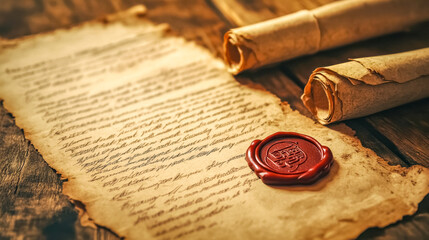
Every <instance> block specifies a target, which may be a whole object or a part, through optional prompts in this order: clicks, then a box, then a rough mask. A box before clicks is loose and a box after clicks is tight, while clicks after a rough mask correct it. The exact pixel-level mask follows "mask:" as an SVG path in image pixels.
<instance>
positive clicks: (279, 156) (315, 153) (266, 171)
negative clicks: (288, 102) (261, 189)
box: [246, 132, 333, 185]
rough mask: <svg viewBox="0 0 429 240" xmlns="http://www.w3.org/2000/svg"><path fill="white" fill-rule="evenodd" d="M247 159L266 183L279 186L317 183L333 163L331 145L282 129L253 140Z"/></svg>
mask: <svg viewBox="0 0 429 240" xmlns="http://www.w3.org/2000/svg"><path fill="white" fill-rule="evenodd" d="M246 160H247V163H248V164H249V166H250V168H251V169H252V170H253V171H254V172H255V173H256V175H258V177H259V178H261V179H262V181H263V182H264V183H266V184H276V185H290V184H310V183H313V182H314V181H316V180H317V179H319V178H321V177H323V176H325V175H326V174H327V173H328V172H329V169H330V168H331V166H332V163H333V160H332V153H331V150H329V148H328V147H325V146H322V145H321V144H320V143H319V142H318V141H316V140H315V139H314V138H312V137H309V136H306V135H303V134H299V133H293V132H278V133H275V134H273V135H271V136H268V137H267V138H265V139H264V140H262V141H261V140H255V141H253V142H252V144H251V145H250V147H249V148H248V149H247V154H246Z"/></svg>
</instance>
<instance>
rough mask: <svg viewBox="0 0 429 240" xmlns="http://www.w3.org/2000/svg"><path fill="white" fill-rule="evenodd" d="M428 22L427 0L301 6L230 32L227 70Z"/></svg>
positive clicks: (362, 0) (353, 0)
mask: <svg viewBox="0 0 429 240" xmlns="http://www.w3.org/2000/svg"><path fill="white" fill-rule="evenodd" d="M427 20H429V2H428V1H426V0H413V1H408V0H347V1H338V2H334V3H330V4H327V5H325V6H322V7H319V8H316V9H313V10H310V11H309V10H302V11H299V12H296V13H293V14H289V15H286V16H283V17H279V18H275V19H271V20H268V21H264V22H261V23H257V24H253V25H249V26H244V27H240V28H235V29H231V30H230V31H228V32H227V33H226V34H225V39H224V49H225V60H226V62H227V64H228V69H229V71H230V72H231V73H233V74H238V73H239V72H242V71H244V70H246V69H253V68H258V67H261V66H264V65H268V64H272V63H276V62H280V61H284V60H288V59H291V58H295V57H298V56H302V55H308V54H313V53H316V52H318V51H321V50H326V49H330V48H335V47H338V46H342V45H346V44H350V43H353V42H357V41H360V40H364V39H368V38H371V37H375V36H381V35H383V34H387V33H392V32H396V31H400V30H404V29H406V28H408V27H410V26H412V25H414V24H416V23H419V22H422V21H427Z"/></svg>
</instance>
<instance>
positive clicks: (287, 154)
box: [266, 141, 307, 172]
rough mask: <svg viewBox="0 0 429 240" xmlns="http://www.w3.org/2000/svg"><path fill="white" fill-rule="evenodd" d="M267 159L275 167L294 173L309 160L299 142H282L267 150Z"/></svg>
mask: <svg viewBox="0 0 429 240" xmlns="http://www.w3.org/2000/svg"><path fill="white" fill-rule="evenodd" d="M266 158H267V159H266V160H268V161H270V162H271V163H273V164H274V165H275V166H278V167H280V168H286V169H288V171H289V172H294V171H296V170H297V169H298V167H299V165H301V164H302V163H304V162H305V161H306V160H307V155H306V154H305V152H304V151H303V150H302V149H301V148H300V147H299V146H298V143H297V142H291V141H281V142H277V143H275V144H273V145H272V146H271V147H270V148H268V149H267V154H266Z"/></svg>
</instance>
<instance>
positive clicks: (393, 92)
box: [301, 48, 429, 124]
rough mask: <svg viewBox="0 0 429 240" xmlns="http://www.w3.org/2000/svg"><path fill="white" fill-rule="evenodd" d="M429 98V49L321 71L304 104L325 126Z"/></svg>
mask: <svg viewBox="0 0 429 240" xmlns="http://www.w3.org/2000/svg"><path fill="white" fill-rule="evenodd" d="M425 97H429V48H423V49H419V50H414V51H409V52H403V53H397V54H391V55H383V56H376V57H367V58H358V59H351V60H350V61H349V62H346V63H341V64H337V65H333V66H329V67H322V68H317V69H316V70H314V72H313V73H312V74H311V76H310V79H309V81H308V83H307V85H306V86H305V88H304V94H303V95H302V97H301V98H302V100H303V102H304V105H305V106H306V107H307V108H308V109H309V110H310V112H311V113H312V114H313V115H314V116H315V117H316V118H317V120H318V121H319V122H320V123H322V124H329V123H332V122H336V121H340V120H345V119H350V118H356V117H361V116H366V115H369V114H372V113H375V112H379V111H382V110H385V109H388V108H392V107H396V106H399V105H401V104H404V103H408V102H412V101H415V100H419V99H422V98H425Z"/></svg>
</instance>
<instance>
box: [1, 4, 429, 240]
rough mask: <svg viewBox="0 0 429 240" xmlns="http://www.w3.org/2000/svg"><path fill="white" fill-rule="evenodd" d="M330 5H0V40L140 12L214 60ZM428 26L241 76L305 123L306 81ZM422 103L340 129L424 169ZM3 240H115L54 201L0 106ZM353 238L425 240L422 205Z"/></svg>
mask: <svg viewBox="0 0 429 240" xmlns="http://www.w3.org/2000/svg"><path fill="white" fill-rule="evenodd" d="M332 1H333V0H305V1H299V0H294V1H283V0H222V1H221V0H211V1H209V0H206V1H205V0H146V1H145V0H104V1H102V0H93V1H85V0H2V1H1V3H0V36H1V37H4V38H15V37H20V36H24V35H29V34H34V33H39V32H46V31H50V30H53V29H56V28H60V27H70V26H72V25H74V24H77V23H80V22H83V21H86V20H90V19H93V18H99V17H102V16H103V15H105V14H108V13H113V12H116V11H120V10H124V9H126V8H128V7H130V6H132V5H134V4H138V3H143V4H145V5H146V6H147V8H148V18H149V19H151V20H152V21H153V22H156V23H164V22H166V23H169V24H170V25H171V28H172V30H173V31H174V32H175V33H177V34H178V35H181V36H184V37H185V38H187V39H188V40H193V41H196V42H197V43H198V44H200V45H202V46H204V47H206V48H207V49H209V50H210V51H211V52H212V53H213V54H215V55H216V56H219V57H221V55H222V49H221V43H222V37H223V34H224V33H225V32H226V31H227V30H228V28H230V27H234V26H239V25H245V24H249V23H253V22H258V21H261V20H264V19H268V18H273V17H276V16H279V15H282V14H287V13H291V12H294V11H298V10H300V9H312V8H315V7H318V6H320V5H322V4H326V3H329V2H332ZM428 29H429V27H428V24H423V25H421V26H418V27H417V28H416V29H412V30H411V31H409V32H406V33H398V34H394V35H390V36H385V37H381V38H377V39H373V40H368V41H365V42H362V43H357V44H353V45H351V46H346V47H342V48H339V49H335V50H331V51H325V52H322V53H319V54H317V55H314V56H309V57H303V58H299V59H296V60H292V61H288V62H284V63H281V64H279V65H278V66H275V67H271V68H266V69H262V70H258V71H255V72H249V73H244V74H242V75H240V76H239V77H237V80H238V81H240V80H242V79H251V80H252V81H254V82H256V83H260V84H261V85H263V86H264V87H265V88H266V89H267V90H269V91H271V92H273V93H274V94H276V95H277V96H279V97H280V98H281V99H282V100H283V101H287V102H289V104H290V105H291V106H292V108H294V109H296V110H298V111H299V112H301V113H302V114H304V115H307V116H310V114H309V112H308V111H307V110H306V109H305V108H304V106H303V105H302V102H301V100H300V98H299V97H300V95H301V94H302V88H303V86H304V84H305V82H306V81H307V78H308V76H309V73H310V72H311V71H312V70H313V69H314V68H315V67H319V66H323V65H330V64H334V63H338V62H343V61H345V59H347V58H348V57H357V56H371V55H378V54H383V53H389V52H399V51H404V50H410V49H415V48H420V47H428V46H429V37H428V36H429V31H428ZM428 119H429V108H428V100H427V99H426V100H422V101H419V102H415V103H411V104H407V105H405V106H401V107H398V108H394V109H391V110H387V111H384V112H381V113H377V114H374V115H371V116H369V117H366V118H360V119H355V120H349V121H346V124H348V125H349V126H350V127H352V128H353V129H354V130H355V131H356V134H357V136H358V137H359V138H360V139H361V141H362V143H363V145H364V146H366V147H369V148H371V149H373V150H374V151H375V152H376V153H377V154H378V155H380V156H381V157H383V158H385V159H386V160H388V161H389V163H391V164H400V165H402V166H410V165H412V164H422V165H424V166H426V167H429V158H428V156H429V140H428V137H427V136H428V133H429V123H428ZM0 170H1V175H0V239H118V237H117V236H115V235H114V234H113V233H111V232H110V231H109V230H107V229H104V228H97V229H93V228H89V227H82V226H81V225H80V223H79V221H78V213H77V211H76V210H75V208H74V205H73V204H72V203H71V202H70V201H69V200H68V198H67V197H66V196H65V195H63V194H62V193H61V190H62V181H64V180H61V178H60V176H58V175H57V174H56V172H55V171H54V170H53V169H51V168H50V167H49V166H48V165H47V164H46V163H45V162H44V160H43V158H42V157H41V156H40V154H39V153H38V152H37V151H36V150H35V149H34V147H33V146H32V145H31V143H29V142H28V141H27V140H26V139H25V138H24V135H23V132H22V131H21V130H20V129H19V128H18V127H17V126H16V125H15V124H14V121H13V116H11V115H10V114H9V113H8V112H7V111H6V110H5V109H4V108H3V107H2V106H0ZM359 238H360V239H429V198H428V197H426V199H425V200H424V201H423V202H422V203H421V204H420V206H419V210H418V213H417V214H415V215H413V216H408V217H405V218H404V220H402V221H400V222H399V223H396V224H393V225H391V226H388V227H386V228H383V229H378V228H374V229H369V230H367V231H366V232H364V233H363V234H362V235H361V236H360V237H359Z"/></svg>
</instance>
